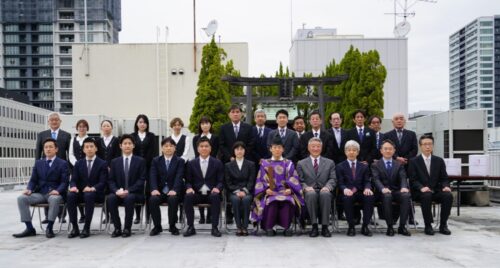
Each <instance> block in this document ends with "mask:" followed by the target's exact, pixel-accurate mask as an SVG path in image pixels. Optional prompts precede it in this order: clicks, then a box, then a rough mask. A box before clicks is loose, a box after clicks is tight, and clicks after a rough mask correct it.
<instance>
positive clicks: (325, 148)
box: [300, 111, 333, 159]
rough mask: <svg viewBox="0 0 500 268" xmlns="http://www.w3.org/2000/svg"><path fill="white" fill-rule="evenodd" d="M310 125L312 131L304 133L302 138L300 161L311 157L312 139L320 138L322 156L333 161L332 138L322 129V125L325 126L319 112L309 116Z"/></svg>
mask: <svg viewBox="0 0 500 268" xmlns="http://www.w3.org/2000/svg"><path fill="white" fill-rule="evenodd" d="M309 124H310V125H311V130H309V131H307V132H306V133H304V134H303V135H302V136H301V138H300V148H301V157H300V159H304V158H306V157H308V156H309V148H308V147H309V146H308V144H309V140H310V139H311V138H319V139H320V140H321V143H322V149H321V156H323V157H326V158H329V159H332V149H331V146H332V144H331V143H333V140H332V136H331V135H330V133H329V132H328V131H326V130H324V129H322V127H321V125H322V124H323V119H322V118H321V114H320V113H319V111H313V112H312V113H311V114H310V115H309Z"/></svg>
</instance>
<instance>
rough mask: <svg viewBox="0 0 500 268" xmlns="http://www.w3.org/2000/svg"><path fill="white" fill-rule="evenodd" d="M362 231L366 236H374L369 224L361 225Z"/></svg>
mask: <svg viewBox="0 0 500 268" xmlns="http://www.w3.org/2000/svg"><path fill="white" fill-rule="evenodd" d="M361 233H362V234H363V235H364V236H372V235H373V234H372V231H370V229H369V228H368V226H366V225H364V226H363V227H361Z"/></svg>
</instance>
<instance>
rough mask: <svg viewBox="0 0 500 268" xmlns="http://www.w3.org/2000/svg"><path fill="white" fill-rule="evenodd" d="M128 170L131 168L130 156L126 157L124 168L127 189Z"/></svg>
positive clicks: (126, 187)
mask: <svg viewBox="0 0 500 268" xmlns="http://www.w3.org/2000/svg"><path fill="white" fill-rule="evenodd" d="M128 170H129V163H128V157H126V158H125V169H124V170H123V171H124V172H125V189H128Z"/></svg>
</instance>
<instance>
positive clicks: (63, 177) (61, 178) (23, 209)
mask: <svg viewBox="0 0 500 268" xmlns="http://www.w3.org/2000/svg"><path fill="white" fill-rule="evenodd" d="M42 145H43V153H44V155H45V157H44V158H42V159H40V160H36V162H35V166H34V167H33V173H32V174H31V178H30V181H29V183H28V186H27V187H26V190H24V191H23V194H22V195H21V196H19V197H18V198H17V206H18V208H19V214H20V215H21V222H24V223H25V224H26V229H25V230H24V231H23V232H21V233H18V234H14V235H13V236H14V237H16V238H21V237H27V236H35V235H36V231H35V228H34V227H33V224H32V223H31V213H30V205H32V204H40V203H48V204H49V213H48V221H49V222H48V225H47V229H46V230H45V236H46V237H47V238H53V237H54V236H55V235H54V232H53V230H52V228H53V226H54V221H55V220H56V217H57V215H58V213H59V206H60V204H61V203H62V202H63V195H65V194H66V191H67V188H68V163H67V162H66V161H64V160H62V159H61V158H59V157H56V154H57V142H56V140H54V139H52V138H49V139H46V140H45V141H44V142H43V144H42Z"/></svg>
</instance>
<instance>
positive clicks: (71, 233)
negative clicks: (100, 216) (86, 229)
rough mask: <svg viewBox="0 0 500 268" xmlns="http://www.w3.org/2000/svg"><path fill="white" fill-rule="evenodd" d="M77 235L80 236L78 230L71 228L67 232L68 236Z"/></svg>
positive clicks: (73, 236)
mask: <svg viewBox="0 0 500 268" xmlns="http://www.w3.org/2000/svg"><path fill="white" fill-rule="evenodd" d="M77 236H80V230H78V229H76V228H73V230H71V232H70V233H69V234H68V238H75V237H77Z"/></svg>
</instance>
